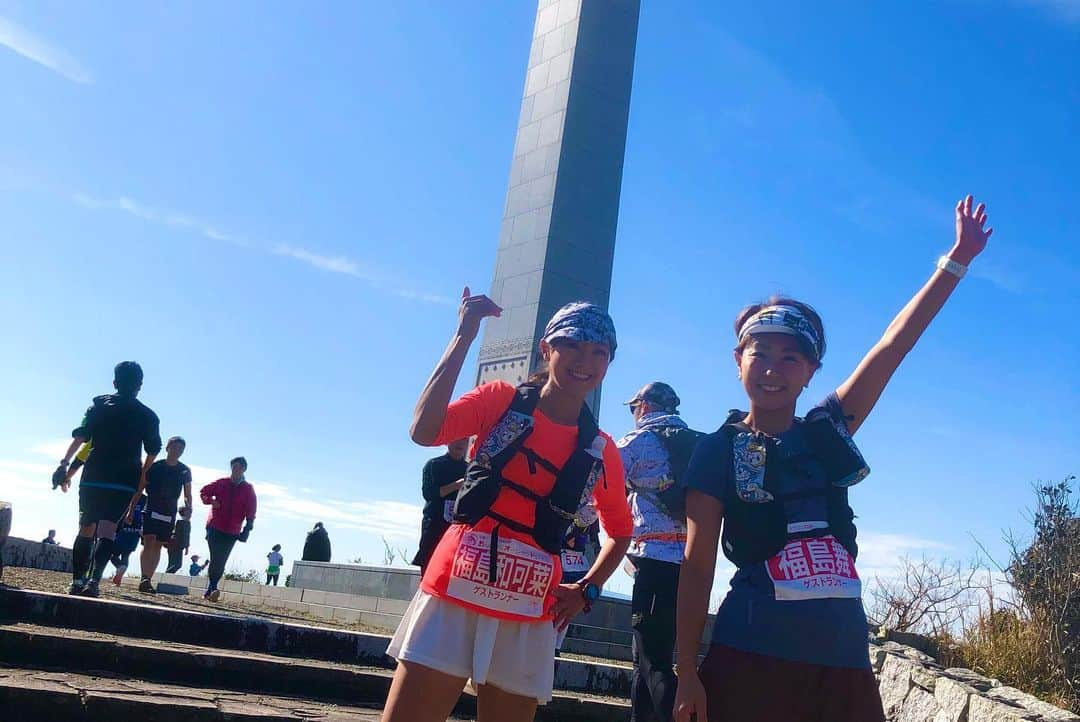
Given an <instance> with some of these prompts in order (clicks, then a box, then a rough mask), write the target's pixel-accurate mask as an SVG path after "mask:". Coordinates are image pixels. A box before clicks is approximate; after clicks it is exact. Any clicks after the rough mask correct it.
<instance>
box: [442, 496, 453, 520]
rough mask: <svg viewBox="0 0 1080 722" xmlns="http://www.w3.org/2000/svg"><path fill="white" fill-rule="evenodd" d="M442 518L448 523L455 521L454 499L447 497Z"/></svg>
mask: <svg viewBox="0 0 1080 722" xmlns="http://www.w3.org/2000/svg"><path fill="white" fill-rule="evenodd" d="M442 518H443V521H445V522H446V523H447V524H453V523H454V500H453V499H447V500H446V501H445V502H443V510H442Z"/></svg>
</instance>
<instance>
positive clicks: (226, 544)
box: [199, 456, 256, 602]
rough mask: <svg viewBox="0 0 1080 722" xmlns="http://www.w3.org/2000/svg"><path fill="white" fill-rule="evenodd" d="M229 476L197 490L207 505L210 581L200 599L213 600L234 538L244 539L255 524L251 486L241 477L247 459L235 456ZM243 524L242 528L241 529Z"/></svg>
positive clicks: (216, 597) (254, 502) (217, 592)
mask: <svg viewBox="0 0 1080 722" xmlns="http://www.w3.org/2000/svg"><path fill="white" fill-rule="evenodd" d="M229 465H230V466H231V467H232V475H231V476H227V477H225V478H223V479H218V480H217V481H215V482H213V483H211V484H207V485H206V486H204V487H203V488H202V489H200V490H199V497H200V498H201V499H202V502H203V504H209V505H210V518H209V519H208V520H207V522H206V543H207V544H208V545H209V546H210V583H209V584H208V585H207V586H206V593H205V594H203V599H209V600H210V601H211V602H216V601H217V600H218V599H219V598H220V597H221V592H219V591H218V588H217V585H218V582H219V581H220V580H221V575H222V574H223V573H224V572H225V563H226V562H227V561H228V560H229V554H230V553H232V548H233V546H234V545H235V544H236V542H237V541H242V542H246V541H247V540H248V534H250V533H251V530H252V529H253V528H254V527H255V505H256V499H255V488H254V487H253V486H252V485H251V484H249V483H248V481H247V479H245V478H244V472H246V471H247V466H248V465H247V460H246V459H245V458H244V457H242V456H238V457H236V458H235V459H233V460H232V461H230V462H229ZM241 527H243V528H241Z"/></svg>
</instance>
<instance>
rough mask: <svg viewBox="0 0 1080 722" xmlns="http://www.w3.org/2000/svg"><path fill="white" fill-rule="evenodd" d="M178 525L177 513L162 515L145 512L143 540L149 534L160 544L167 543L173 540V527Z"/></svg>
mask: <svg viewBox="0 0 1080 722" xmlns="http://www.w3.org/2000/svg"><path fill="white" fill-rule="evenodd" d="M175 525H176V512H173V513H172V514H171V515H170V514H161V513H159V512H156V511H146V512H143V525H142V533H143V538H145V537H146V535H147V534H153V535H154V536H155V537H157V540H158V541H159V542H167V541H169V540H170V539H172V534H173V527H174V526H175Z"/></svg>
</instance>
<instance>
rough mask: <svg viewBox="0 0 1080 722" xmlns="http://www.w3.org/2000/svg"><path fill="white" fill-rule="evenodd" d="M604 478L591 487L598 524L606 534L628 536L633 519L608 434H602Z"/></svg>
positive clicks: (621, 470) (620, 463)
mask: <svg viewBox="0 0 1080 722" xmlns="http://www.w3.org/2000/svg"><path fill="white" fill-rule="evenodd" d="M604 436H605V437H606V438H607V440H608V443H607V444H606V445H605V446H604V478H602V479H601V480H600V483H599V484H597V485H596V488H595V489H593V500H594V501H595V502H596V511H597V513H598V514H599V515H600V525H601V526H603V527H604V531H605V532H606V533H607V535H608V536H612V537H628V536H632V535H633V533H634V521H633V519H632V518H631V517H630V506H629V505H628V504H627V502H626V479H625V478H624V475H623V465H622V458H621V457H620V455H619V449H618V448H616V446H615V442H614V441H612V439H611V437H610V436H607V434H605V435H604Z"/></svg>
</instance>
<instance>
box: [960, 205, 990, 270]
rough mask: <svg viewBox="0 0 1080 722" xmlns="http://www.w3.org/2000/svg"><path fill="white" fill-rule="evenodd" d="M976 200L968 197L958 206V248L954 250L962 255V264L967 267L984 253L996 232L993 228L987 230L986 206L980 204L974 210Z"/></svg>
mask: <svg viewBox="0 0 1080 722" xmlns="http://www.w3.org/2000/svg"><path fill="white" fill-rule="evenodd" d="M974 202H975V199H974V198H972V197H971V195H968V196H967V198H963V199H961V200H960V201H959V202H958V203H957V204H956V246H954V250H955V251H956V252H958V253H959V254H960V256H961V257H962V260H959V262H960V263H964V264H965V265H966V264H967V263H968V262H970V261H971V259H972V258H974V257H975V256H977V255H979V254H980V253H982V251H983V249H984V248H986V242H987V241H988V240H989V239H990V235H991V234H992V233H993V232H994V229H993V228H986V227H985V226H986V219H987V215H986V204H985V203H980V204H979V205H978V206H976V207H975V209H974V210H972V204H973V203H974Z"/></svg>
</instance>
